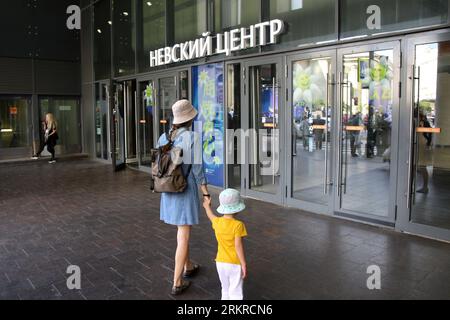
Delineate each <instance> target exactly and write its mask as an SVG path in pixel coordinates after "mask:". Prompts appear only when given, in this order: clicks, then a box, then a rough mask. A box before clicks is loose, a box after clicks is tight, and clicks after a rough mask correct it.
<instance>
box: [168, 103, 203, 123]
mask: <svg viewBox="0 0 450 320" xmlns="http://www.w3.org/2000/svg"><path fill="white" fill-rule="evenodd" d="M172 112H173V122H172V123H173V124H181V123H185V122H188V121H190V120H192V119H194V118H195V117H196V116H197V113H198V112H197V110H195V108H194V107H193V106H192V104H191V103H190V102H189V100H178V101H177V102H175V103H174V104H173V106H172Z"/></svg>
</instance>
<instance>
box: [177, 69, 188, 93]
mask: <svg viewBox="0 0 450 320" xmlns="http://www.w3.org/2000/svg"><path fill="white" fill-rule="evenodd" d="M178 77H179V85H180V88H179V94H178V96H179V97H180V99H189V78H188V72H187V71H180V72H179V73H178Z"/></svg>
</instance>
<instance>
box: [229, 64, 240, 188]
mask: <svg viewBox="0 0 450 320" xmlns="http://www.w3.org/2000/svg"><path fill="white" fill-rule="evenodd" d="M226 90H227V100H226V101H227V129H229V130H238V129H241V69H240V65H239V64H232V65H228V66H227V86H226ZM238 147H239V143H238V137H237V136H235V138H234V142H233V146H232V147H231V148H232V149H233V159H234V160H233V164H229V165H228V187H230V188H235V189H238V190H240V189H241V164H240V161H239V159H238V150H237V148H238ZM228 148H230V147H228ZM241 148H242V146H241ZM241 151H242V150H241ZM227 152H230V150H227Z"/></svg>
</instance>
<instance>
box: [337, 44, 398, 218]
mask: <svg viewBox="0 0 450 320" xmlns="http://www.w3.org/2000/svg"><path fill="white" fill-rule="evenodd" d="M400 44H401V43H400V41H395V40H393V41H390V42H380V43H373V44H372V43H368V44H361V45H358V46H351V47H343V48H339V49H338V50H337V82H338V85H337V94H336V98H337V100H336V102H337V104H336V106H337V108H336V111H337V112H336V116H335V120H334V121H335V128H336V133H335V139H334V141H335V145H334V150H335V153H334V160H333V162H334V163H335V164H336V165H337V166H336V165H335V168H336V169H337V170H336V171H335V174H334V178H333V181H334V182H335V183H334V188H333V189H334V193H335V195H334V199H335V200H334V205H333V207H334V215H336V216H341V217H346V218H351V219H356V220H361V221H367V222H373V223H376V224H382V225H388V226H394V225H395V221H396V194H397V172H398V166H397V163H398V146H399V118H400V86H401V82H400V75H401V50H400V49H401V46H400ZM384 50H393V57H394V61H393V63H394V65H393V68H394V75H393V77H394V78H393V84H394V87H393V93H392V94H393V102H394V103H393V110H392V129H391V130H392V131H391V158H390V160H391V167H390V177H389V194H390V198H389V199H386V201H388V215H387V216H386V217H382V216H378V215H373V214H368V213H362V212H356V211H351V210H347V209H342V208H341V198H342V193H341V187H342V178H341V176H340V173H341V166H342V158H341V157H340V155H341V154H342V150H341V144H340V140H341V139H342V138H341V137H342V136H341V134H342V131H343V130H342V129H343V128H342V92H341V88H342V85H343V79H342V77H343V74H344V60H343V59H344V56H345V55H348V54H355V53H363V52H370V51H384Z"/></svg>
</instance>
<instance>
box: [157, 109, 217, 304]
mask: <svg viewBox="0 0 450 320" xmlns="http://www.w3.org/2000/svg"><path fill="white" fill-rule="evenodd" d="M172 112H173V116H174V118H173V123H172V129H171V130H170V132H169V134H167V135H166V134H165V133H164V134H162V135H161V137H160V138H159V140H158V146H163V145H165V144H167V143H168V142H169V139H170V140H172V141H173V143H174V147H181V148H182V149H183V165H182V169H183V173H184V175H185V176H187V182H188V183H187V187H186V190H184V192H182V193H162V194H161V206H160V218H161V220H162V221H164V222H165V223H167V224H170V225H176V226H177V227H178V233H177V250H176V253H175V269H174V276H173V287H172V294H173V295H178V294H180V293H182V292H183V291H184V290H186V289H187V288H188V287H189V286H190V281H187V280H185V279H183V278H190V277H192V276H194V275H195V274H196V273H197V272H198V270H199V268H200V266H199V265H197V264H193V263H192V262H191V260H190V258H189V237H190V233H191V228H192V226H193V225H196V224H198V223H199V213H200V199H199V194H198V186H199V185H200V189H201V191H202V193H203V196H204V197H210V195H209V192H208V187H207V181H206V178H205V174H204V170H203V165H202V152H201V150H202V149H201V144H200V139H199V137H198V134H197V133H195V132H192V131H190V129H191V127H192V122H193V120H194V118H195V117H196V116H197V111H196V110H195V108H194V107H193V106H192V104H191V103H190V102H189V101H188V100H180V101H177V102H176V103H175V104H174V105H173V106H172ZM197 149H198V152H196V151H197Z"/></svg>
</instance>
